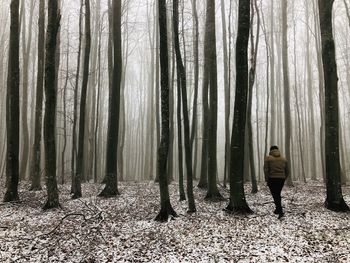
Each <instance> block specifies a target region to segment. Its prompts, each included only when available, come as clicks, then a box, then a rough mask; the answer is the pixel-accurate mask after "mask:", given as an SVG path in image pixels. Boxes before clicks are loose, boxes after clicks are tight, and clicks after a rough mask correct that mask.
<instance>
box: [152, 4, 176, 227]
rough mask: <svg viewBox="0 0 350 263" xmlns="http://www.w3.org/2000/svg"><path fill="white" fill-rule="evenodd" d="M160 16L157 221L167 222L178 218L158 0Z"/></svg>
mask: <svg viewBox="0 0 350 263" xmlns="http://www.w3.org/2000/svg"><path fill="white" fill-rule="evenodd" d="M158 10H159V12H158V15H159V36H160V37H159V41H160V45H159V48H160V68H161V121H162V125H161V141H160V145H159V148H158V175H159V189H160V212H159V214H158V215H157V216H156V218H155V220H156V221H160V222H166V221H167V220H168V218H169V216H172V217H176V216H177V214H176V212H175V211H174V209H173V207H172V206H171V203H170V196H169V188H168V179H167V159H168V154H169V139H170V129H169V64H168V39H167V14H166V1H165V0H158Z"/></svg>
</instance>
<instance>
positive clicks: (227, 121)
mask: <svg viewBox="0 0 350 263" xmlns="http://www.w3.org/2000/svg"><path fill="white" fill-rule="evenodd" d="M230 7H231V5H230ZM230 12H231V10H230ZM221 18H222V39H223V52H224V84H225V167H224V178H225V180H224V185H226V178H227V177H228V176H227V174H228V173H229V163H230V161H229V160H230V106H231V105H230V104H231V96H230V95H231V93H230V72H229V63H230V61H229V57H228V47H227V33H226V12H225V1H224V0H221ZM229 37H231V36H229Z"/></svg>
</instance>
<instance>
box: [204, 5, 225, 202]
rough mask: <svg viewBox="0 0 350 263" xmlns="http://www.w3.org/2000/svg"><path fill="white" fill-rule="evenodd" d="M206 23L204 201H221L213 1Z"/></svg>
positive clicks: (208, 10) (209, 7)
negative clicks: (206, 131)
mask: <svg viewBox="0 0 350 263" xmlns="http://www.w3.org/2000/svg"><path fill="white" fill-rule="evenodd" d="M206 19H207V22H206V35H207V41H208V42H207V48H208V49H209V50H208V51H209V52H208V53H207V54H206V55H207V56H208V61H209V65H210V66H209V67H210V68H209V72H208V73H209V94H210V106H209V108H210V109H209V114H208V117H209V123H208V128H209V132H208V136H209V137H208V191H207V195H206V197H205V198H206V199H210V200H222V199H223V197H222V195H221V194H220V192H219V190H218V187H217V179H216V175H217V159H216V154H217V111H218V105H217V103H218V102H217V100H218V94H217V93H218V91H217V63H216V36H215V34H216V33H215V0H208V1H207V18H206Z"/></svg>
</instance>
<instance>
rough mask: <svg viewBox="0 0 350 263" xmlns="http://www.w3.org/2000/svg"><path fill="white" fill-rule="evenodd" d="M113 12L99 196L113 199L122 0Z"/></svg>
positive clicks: (116, 187) (116, 192)
mask: <svg viewBox="0 0 350 263" xmlns="http://www.w3.org/2000/svg"><path fill="white" fill-rule="evenodd" d="M112 10H113V11H112V12H113V79H112V86H110V88H109V116H108V131H107V151H106V152H107V156H106V158H107V159H106V175H105V176H106V177H105V178H106V185H105V188H104V189H103V190H102V192H101V193H100V194H99V196H101V197H112V196H116V195H118V194H119V192H118V177H117V171H118V169H117V165H116V161H117V151H118V136H119V113H120V90H121V79H122V67H123V64H122V41H121V0H114V1H113V3H112Z"/></svg>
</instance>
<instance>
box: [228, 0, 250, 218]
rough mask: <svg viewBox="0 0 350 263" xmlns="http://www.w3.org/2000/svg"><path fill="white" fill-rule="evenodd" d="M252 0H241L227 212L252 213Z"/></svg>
mask: <svg viewBox="0 0 350 263" xmlns="http://www.w3.org/2000/svg"><path fill="white" fill-rule="evenodd" d="M249 28H250V0H239V13H238V34H237V42H236V72H237V78H236V96H235V98H236V100H235V107H234V119H233V125H232V138H231V164H230V203H229V205H228V206H227V208H226V210H227V211H228V212H237V213H251V212H252V210H251V209H250V208H249V206H248V204H247V202H246V199H245V193H244V182H243V175H244V155H243V154H242V153H244V139H245V138H244V137H245V127H246V119H247V118H246V112H247V96H248V52H247V50H248V41H249Z"/></svg>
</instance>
